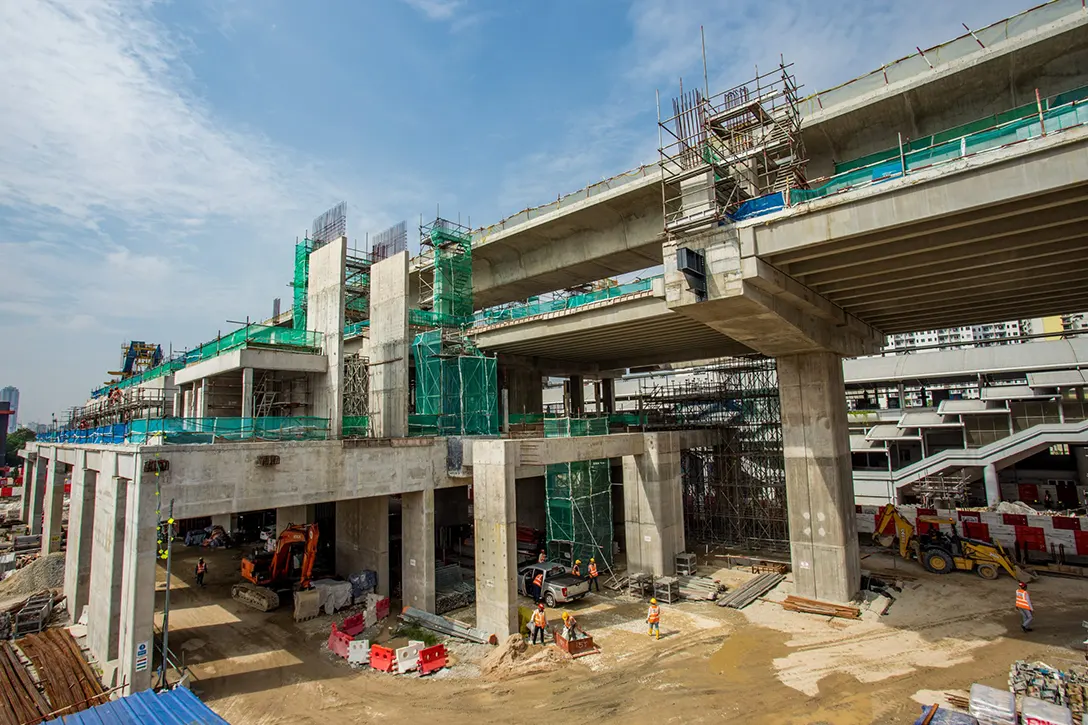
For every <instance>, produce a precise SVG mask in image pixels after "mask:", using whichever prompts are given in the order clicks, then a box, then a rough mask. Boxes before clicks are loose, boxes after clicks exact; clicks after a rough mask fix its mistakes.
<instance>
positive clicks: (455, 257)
mask: <svg viewBox="0 0 1088 725" xmlns="http://www.w3.org/2000/svg"><path fill="white" fill-rule="evenodd" d="M429 233H430V241H431V243H432V244H433V245H434V247H435V253H434V257H435V258H434V306H433V309H434V312H435V314H437V315H439V316H440V317H447V318H454V319H470V318H471V317H472V237H470V236H469V235H468V234H465V233H462V232H460V231H459V230H456V229H449V228H445V227H442V226H435V227H434V228H432V229H431V230H430V232H429Z"/></svg>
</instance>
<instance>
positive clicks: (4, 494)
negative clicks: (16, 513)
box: [0, 486, 23, 498]
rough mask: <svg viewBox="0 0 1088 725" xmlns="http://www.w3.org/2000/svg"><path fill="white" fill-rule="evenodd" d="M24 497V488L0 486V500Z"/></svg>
mask: <svg viewBox="0 0 1088 725" xmlns="http://www.w3.org/2000/svg"><path fill="white" fill-rule="evenodd" d="M22 495H23V487H22V486H0V498H13V497H15V496H22Z"/></svg>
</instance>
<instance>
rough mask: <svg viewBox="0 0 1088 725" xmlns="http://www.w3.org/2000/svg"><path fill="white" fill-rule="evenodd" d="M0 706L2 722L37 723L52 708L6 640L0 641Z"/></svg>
mask: <svg viewBox="0 0 1088 725" xmlns="http://www.w3.org/2000/svg"><path fill="white" fill-rule="evenodd" d="M0 705H3V707H0V723H3V725H23V723H34V722H40V721H41V720H43V719H44V716H45V715H48V714H49V713H50V712H52V711H53V708H52V707H50V705H49V703H48V702H46V700H45V697H44V696H43V695H42V693H41V692H39V691H38V688H37V686H36V685H35V684H34V681H33V680H32V679H31V678H30V673H29V672H27V669H26V667H25V666H24V665H23V663H22V661H21V660H20V658H19V655H18V654H17V653H16V651H15V649H14V648H13V647H12V646H11V645H10V644H8V643H7V642H0Z"/></svg>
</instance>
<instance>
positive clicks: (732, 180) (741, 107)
mask: <svg viewBox="0 0 1088 725" xmlns="http://www.w3.org/2000/svg"><path fill="white" fill-rule="evenodd" d="M791 67H792V64H789V65H787V64H786V63H785V62H784V61H780V62H779V64H778V67H777V68H775V69H774V70H772V71H770V72H768V73H763V74H760V73H759V72H758V71H757V72H756V77H755V78H753V79H752V80H750V81H748V82H746V83H743V84H741V85H739V86H735V87H733V88H730V89H728V90H726V91H722V92H721V93H718V94H716V95H713V96H711V95H710V93H709V89H706V90H705V92H704V90H700V89H697V88H696V89H689V90H688V91H686V92H685V91H684V88H683V82H681V86H680V95H679V96H678V97H677V98H674V99H673V101H672V115H671V116H668V117H666V118H662V116H661V104H660V102H659V103H658V113H657V117H658V139H659V144H658V151H659V155H660V161H659V163H660V165H661V200H662V204H663V207H664V215H665V231H666V232H667V233H669V234H679V233H683V232H687V231H692V230H694V229H696V228H701V227H708V226H712V225H716V224H719V223H721V222H723V221H725V220H727V219H732V218H734V216H735V215H737V214H738V212H741V211H743V210H744V209H743V207H744V205H746V204H748V205H753V204H761V203H772V201H773V200H771V201H769V200H767V199H765V198H764V197H767V196H768V195H773V194H779V193H780V194H783V195H786V194H788V193H789V190H790V189H803V188H807V183H806V181H805V163H806V159H805V149H804V144H803V142H802V140H801V119H800V115H799V114H798V111H797V90H798V86H797V83H796V81H795V79H794V77H793V74H792V72H791V71H790V68H791Z"/></svg>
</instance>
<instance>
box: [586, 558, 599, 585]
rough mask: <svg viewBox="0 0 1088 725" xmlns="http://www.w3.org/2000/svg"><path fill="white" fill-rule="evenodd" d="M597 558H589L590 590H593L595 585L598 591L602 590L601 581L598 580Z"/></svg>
mask: <svg viewBox="0 0 1088 725" xmlns="http://www.w3.org/2000/svg"><path fill="white" fill-rule="evenodd" d="M598 576H599V575H598V573H597V560H596V559H594V558H593V557H590V558H589V591H593V587H597V591H598V592H599V591H601V583H600V582H599V581H597V577H598Z"/></svg>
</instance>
